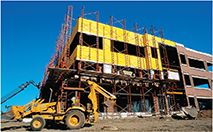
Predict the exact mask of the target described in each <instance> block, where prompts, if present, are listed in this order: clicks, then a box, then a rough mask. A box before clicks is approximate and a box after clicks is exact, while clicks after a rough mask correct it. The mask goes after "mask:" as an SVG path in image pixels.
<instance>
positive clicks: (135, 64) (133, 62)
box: [129, 55, 138, 68]
mask: <svg viewBox="0 0 213 132" xmlns="http://www.w3.org/2000/svg"><path fill="white" fill-rule="evenodd" d="M129 58H130V66H131V67H136V68H138V58H137V56H132V55H130V56H129Z"/></svg>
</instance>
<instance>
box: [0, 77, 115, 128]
mask: <svg viewBox="0 0 213 132" xmlns="http://www.w3.org/2000/svg"><path fill="white" fill-rule="evenodd" d="M87 83H88V84H89V85H90V93H89V95H88V98H89V99H90V100H91V102H92V105H91V104H90V103H87V106H86V107H85V106H83V105H82V104H80V105H78V106H74V105H72V106H70V107H68V108H67V109H63V108H62V107H61V106H62V105H61V103H60V102H50V100H51V97H52V95H51V94H52V93H50V99H49V102H48V103H43V101H44V99H38V100H35V99H34V100H33V101H31V102H29V103H27V104H26V105H24V106H11V109H10V111H9V112H6V113H4V114H2V115H1V118H3V119H6V118H7V119H23V118H25V117H31V118H32V121H31V123H30V125H31V128H32V130H36V131H39V130H41V129H42V128H43V127H44V126H45V124H46V121H50V122H51V121H59V122H60V121H63V122H64V124H66V126H67V127H68V128H70V129H78V128H81V127H83V126H84V124H85V123H93V122H96V121H97V120H98V117H99V116H98V112H97V98H96V92H99V93H101V94H102V95H103V96H104V97H106V98H107V99H109V101H111V102H107V103H106V106H107V104H115V102H116V96H114V95H113V94H111V93H109V92H108V91H106V90H105V89H104V88H102V87H101V86H99V85H98V84H96V83H95V82H92V81H89V80H88V81H87ZM83 91H84V89H83ZM89 104H90V105H89Z"/></svg>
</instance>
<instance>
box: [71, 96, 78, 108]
mask: <svg viewBox="0 0 213 132" xmlns="http://www.w3.org/2000/svg"><path fill="white" fill-rule="evenodd" d="M71 100H72V105H73V106H74V105H75V102H77V103H78V97H77V99H76V98H75V96H74V97H72V98H71Z"/></svg>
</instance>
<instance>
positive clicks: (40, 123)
mask: <svg viewBox="0 0 213 132" xmlns="http://www.w3.org/2000/svg"><path fill="white" fill-rule="evenodd" d="M45 124H46V121H45V119H44V118H43V117H40V116H37V117H35V118H33V120H32V121H31V122H30V126H31V128H32V130H34V131H41V129H42V128H43V127H44V126H45Z"/></svg>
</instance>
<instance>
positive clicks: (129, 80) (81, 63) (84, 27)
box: [41, 6, 178, 115]
mask: <svg viewBox="0 0 213 132" xmlns="http://www.w3.org/2000/svg"><path fill="white" fill-rule="evenodd" d="M72 14H73V7H72V6H68V10H67V14H66V15H65V19H64V23H63V24H62V26H61V31H60V33H59V36H58V38H57V41H56V44H55V53H54V55H52V57H51V59H50V61H49V64H48V65H47V66H46V68H45V72H44V78H43V79H42V83H41V86H42V90H41V93H42V98H46V99H48V97H49V95H48V93H49V92H50V89H49V87H51V88H52V89H53V101H59V102H61V103H62V105H63V106H64V109H66V107H67V100H68V98H69V97H70V96H71V95H72V94H73V93H72V90H73V89H75V90H76V89H77V91H76V92H75V93H74V96H75V97H76V98H78V100H77V101H76V102H75V105H80V103H82V101H83V100H81V97H82V98H83V95H82V94H84V93H82V89H84V90H87V89H88V88H89V85H88V84H87V83H86V80H87V79H90V80H93V81H95V82H96V83H98V84H99V85H101V86H103V87H107V88H106V89H107V90H108V91H110V92H112V94H113V95H115V96H117V97H118V101H117V104H115V105H114V106H112V107H108V108H107V109H106V108H105V109H104V111H105V112H106V111H107V112H108V113H114V114H115V115H119V114H121V113H122V112H127V113H128V115H131V114H132V113H134V112H143V113H146V114H148V113H154V114H162V113H164V114H167V113H169V112H171V111H176V110H178V107H177V104H176V102H175V95H174V94H171V95H168V94H167V92H171V93H173V91H175V90H176V87H177V86H176V83H175V81H174V80H169V79H168V77H167V76H168V74H167V73H166V72H167V71H168V70H170V67H169V61H168V55H167V51H166V47H164V48H163V54H164V56H163V57H162V58H163V59H162V61H164V63H165V66H166V67H165V68H164V70H163V68H162V66H161V65H162V63H161V57H160V50H159V45H158V41H159V40H160V39H161V42H162V44H163V45H165V44H166V43H165V41H164V34H163V30H162V29H160V30H157V29H156V28H155V27H154V26H151V27H150V30H149V31H147V27H143V28H141V27H140V26H139V25H138V24H137V23H134V25H133V30H134V31H133V32H130V31H127V30H126V21H125V19H123V20H120V21H118V20H117V19H116V18H114V17H113V16H112V15H111V16H110V18H109V22H108V23H107V24H101V23H99V12H98V11H97V12H93V13H92V12H90V11H88V10H87V9H86V8H85V7H83V8H82V11H81V15H80V17H79V19H78V20H76V19H74V18H73V15H72ZM86 15H91V16H92V17H93V19H95V21H86V19H85V18H84V17H85V16H86ZM72 21H77V22H76V25H77V27H76V26H75V27H72V24H73V22H72ZM85 21H86V24H85ZM115 23H118V24H120V25H121V27H122V28H121V29H119V28H115V27H114V26H113V24H115ZM108 24H109V25H108ZM77 28H78V29H77ZM94 30H95V31H94ZM101 30H103V31H101ZM86 31H88V32H87V33H86ZM121 31H122V33H121ZM140 31H141V32H140ZM150 32H151V35H150V34H149V33H150ZM157 33H158V34H159V35H160V37H158V38H157V37H156V34H157ZM86 34H89V35H88V36H89V37H91V36H93V37H95V42H94V43H91V42H92V41H90V42H89V41H87V39H84V38H86V37H88V36H86ZM131 34H132V36H131ZM100 36H102V37H100ZM103 36H108V37H105V38H104V37H103ZM75 38H78V40H77V39H76V40H77V42H76V48H75V49H72V48H71V46H72V44H73V43H72V41H75ZM156 39H158V41H157V40H156ZM121 40H122V43H123V47H124V48H123V50H119V49H118V48H116V44H120V43H121ZM130 42H133V43H135V45H133V47H134V46H135V48H136V49H135V50H136V54H135V56H133V57H132V56H129V54H128V47H131V46H132V45H130V44H129V43H130ZM100 43H102V45H100ZM100 49H101V50H100ZM121 49H122V48H121ZM152 49H153V52H152ZM71 50H72V52H71ZM86 50H87V54H86V55H85V52H84V51H86ZM129 50H130V49H129ZM75 52H76V53H75ZM143 52H144V53H143ZM73 53H75V54H76V56H74V57H73ZM121 54H122V55H123V54H124V57H121ZM152 54H153V55H152ZM78 57H79V58H78ZM92 58H93V61H88V60H92ZM94 58H95V59H94ZM131 58H136V59H135V60H136V62H133V61H132V60H133V59H131ZM122 61H124V65H121V64H120V63H121V62H122ZM133 63H134V64H133ZM107 66H110V69H111V73H109V72H105V71H106V70H107V68H106V67H107ZM165 78H166V79H165ZM101 98H102V97H101V96H99V94H97V101H98V110H99V112H101V111H102V112H103V110H101V108H100V107H102V104H101V103H100V102H99V101H100V99H101ZM123 98H124V99H123ZM103 100H106V98H104V99H103ZM121 100H123V102H125V103H126V104H125V103H123V102H122V101H121Z"/></svg>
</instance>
